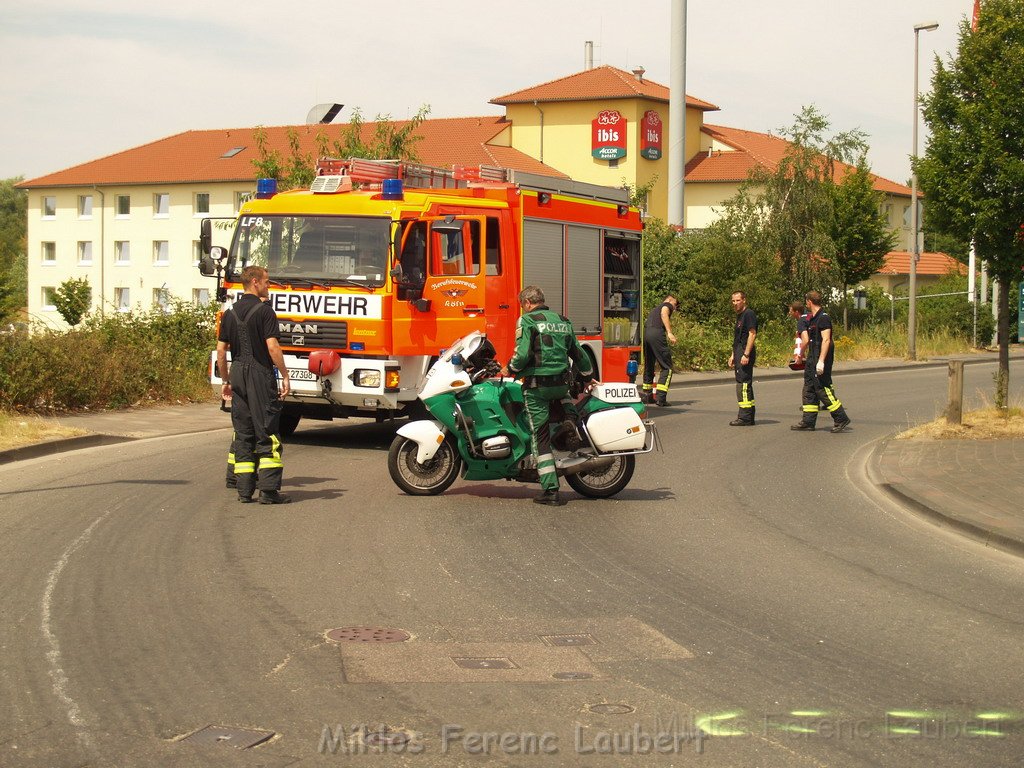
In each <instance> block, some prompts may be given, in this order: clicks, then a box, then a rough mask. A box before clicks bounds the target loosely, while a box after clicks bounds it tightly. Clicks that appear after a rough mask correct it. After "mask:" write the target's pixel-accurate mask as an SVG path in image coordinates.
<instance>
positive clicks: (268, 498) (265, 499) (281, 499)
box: [260, 491, 292, 504]
mask: <svg viewBox="0 0 1024 768" xmlns="http://www.w3.org/2000/svg"><path fill="white" fill-rule="evenodd" d="M291 500H292V497H291V496H285V495H284V494H283V493H281V492H280V491H260V504H289V503H291Z"/></svg>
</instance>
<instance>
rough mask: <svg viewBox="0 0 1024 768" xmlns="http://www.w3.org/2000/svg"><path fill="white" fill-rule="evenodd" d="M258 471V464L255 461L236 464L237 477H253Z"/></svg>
mask: <svg viewBox="0 0 1024 768" xmlns="http://www.w3.org/2000/svg"><path fill="white" fill-rule="evenodd" d="M255 471H256V462H254V461H239V462H237V463H236V464H235V474H236V475H251V474H252V473H253V472H255Z"/></svg>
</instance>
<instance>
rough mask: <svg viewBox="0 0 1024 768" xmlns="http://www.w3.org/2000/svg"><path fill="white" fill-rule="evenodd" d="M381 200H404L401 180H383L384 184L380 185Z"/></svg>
mask: <svg viewBox="0 0 1024 768" xmlns="http://www.w3.org/2000/svg"><path fill="white" fill-rule="evenodd" d="M381 199H383V200H404V199H405V194H404V193H403V191H402V180H401V179H384V182H383V184H382V185H381Z"/></svg>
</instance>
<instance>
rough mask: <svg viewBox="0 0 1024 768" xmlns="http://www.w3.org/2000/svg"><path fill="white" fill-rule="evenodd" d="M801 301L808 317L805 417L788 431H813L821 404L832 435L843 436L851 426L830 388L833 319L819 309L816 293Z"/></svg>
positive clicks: (819, 300)
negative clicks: (830, 421) (829, 418)
mask: <svg viewBox="0 0 1024 768" xmlns="http://www.w3.org/2000/svg"><path fill="white" fill-rule="evenodd" d="M804 300H805V301H806V302H807V311H808V313H809V314H810V317H809V318H808V319H807V353H806V358H807V366H806V368H804V415H803V418H802V419H801V420H800V422H799V423H797V424H794V425H793V426H792V427H790V429H794V430H797V431H807V432H810V431H813V430H814V425H815V422H816V421H817V420H818V404H819V403H820V404H821V405H824V406H825V407H826V408H827V409H828V412H829V413H831V414H832V419H833V422H834V423H833V425H832V430H831V431H832V432H842V431H843V430H844V429H846V428H847V427H848V426H850V417H849V416H847V415H846V409H845V408H843V404H842V403H841V402H839V399H838V398H837V397H836V391H835V387H833V386H832V363H833V361H834V360H835V355H836V350H835V345H834V344H833V343H832V318H830V317H829V316H828V315H827V314H826V313H825V311H824V310H823V309H822V308H821V294H820V293H818V292H817V291H808V292H807V293H806V294H804Z"/></svg>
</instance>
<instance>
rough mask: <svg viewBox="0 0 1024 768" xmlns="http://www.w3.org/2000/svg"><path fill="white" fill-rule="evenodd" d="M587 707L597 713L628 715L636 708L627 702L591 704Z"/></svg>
mask: <svg viewBox="0 0 1024 768" xmlns="http://www.w3.org/2000/svg"><path fill="white" fill-rule="evenodd" d="M589 709H590V711H591V712H595V713H597V714H599V715H628V714H629V713H630V712H636V708H635V707H631V706H629V704H592V705H591V706H590V707H589Z"/></svg>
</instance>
